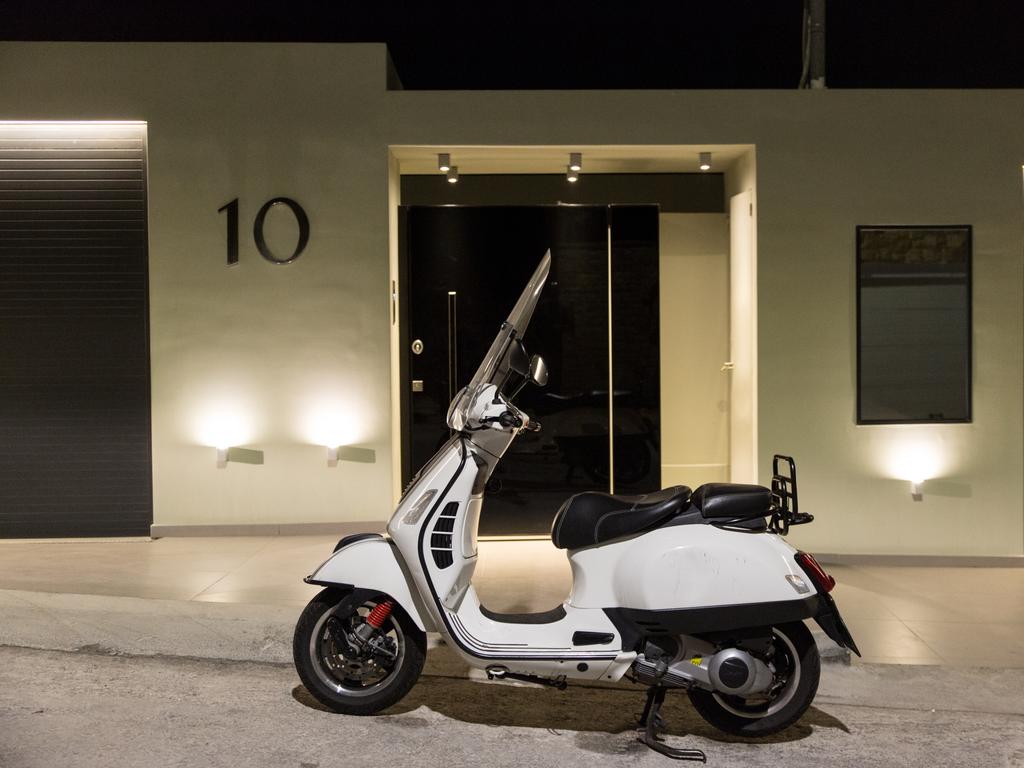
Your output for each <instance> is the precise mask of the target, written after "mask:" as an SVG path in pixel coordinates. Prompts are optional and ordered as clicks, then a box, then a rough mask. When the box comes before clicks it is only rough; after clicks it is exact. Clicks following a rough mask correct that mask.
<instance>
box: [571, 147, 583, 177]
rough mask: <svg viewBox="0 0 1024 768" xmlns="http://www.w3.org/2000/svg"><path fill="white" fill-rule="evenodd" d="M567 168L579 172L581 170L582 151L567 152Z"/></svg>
mask: <svg viewBox="0 0 1024 768" xmlns="http://www.w3.org/2000/svg"><path fill="white" fill-rule="evenodd" d="M569 170H570V171H576V172H577V173H579V172H580V171H582V170H583V153H582V152H570V153H569Z"/></svg>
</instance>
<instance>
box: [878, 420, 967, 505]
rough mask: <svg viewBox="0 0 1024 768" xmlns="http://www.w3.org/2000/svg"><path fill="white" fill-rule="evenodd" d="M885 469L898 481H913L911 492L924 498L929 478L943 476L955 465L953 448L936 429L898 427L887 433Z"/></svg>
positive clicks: (913, 495)
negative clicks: (924, 430)
mask: <svg viewBox="0 0 1024 768" xmlns="http://www.w3.org/2000/svg"><path fill="white" fill-rule="evenodd" d="M884 437H885V438H886V446H885V449H884V451H883V452H882V460H883V466H882V467H881V469H882V471H883V472H884V473H885V474H886V475H888V476H889V477H892V478H895V479H896V480H905V481H906V482H908V483H910V494H911V496H912V497H913V499H914V500H915V501H920V500H921V499H922V498H923V494H924V484H925V481H927V480H934V479H936V478H939V477H943V476H944V475H946V474H947V473H948V472H949V469H950V465H951V464H952V456H951V455H950V453H951V451H950V448H949V447H948V446H947V445H946V443H945V441H944V440H943V439H942V436H941V435H940V434H938V433H936V432H935V431H934V430H928V431H927V432H923V431H921V430H920V428H917V429H914V428H909V429H899V428H897V429H895V430H891V431H887V433H886V434H885V435H884Z"/></svg>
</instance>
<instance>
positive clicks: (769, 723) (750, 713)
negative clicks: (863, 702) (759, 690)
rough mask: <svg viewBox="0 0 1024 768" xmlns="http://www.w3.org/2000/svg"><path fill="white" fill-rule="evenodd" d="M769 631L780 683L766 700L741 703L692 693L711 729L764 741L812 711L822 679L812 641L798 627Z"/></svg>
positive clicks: (722, 696) (718, 695)
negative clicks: (772, 636) (771, 633)
mask: <svg viewBox="0 0 1024 768" xmlns="http://www.w3.org/2000/svg"><path fill="white" fill-rule="evenodd" d="M772 631H773V633H774V635H775V642H774V647H775V652H774V655H773V657H772V658H771V659H770V661H771V663H772V665H773V666H774V668H775V675H776V679H777V681H778V683H777V686H776V687H775V688H774V689H773V690H772V691H771V692H770V694H769V695H767V696H763V695H759V696H756V697H751V698H748V699H744V698H742V697H739V696H729V695H726V694H721V693H712V692H710V691H703V690H699V689H696V688H694V689H692V690H690V692H689V695H690V701H691V702H692V703H693V707H694V709H696V710H697V711H698V712H699V713H700V716H701V717H703V718H704V719H705V720H706V721H707V722H708V723H710V724H711V725H713V726H715V728H718V729H719V730H721V731H725V732H726V733H731V734H735V735H737V736H768V735H769V734H772V733H778V732H779V731H781V730H784V729H786V728H788V727H789V726H791V725H792V724H793V723H795V722H796V721H797V720H799V719H800V718H801V717H802V716H803V714H804V712H806V711H807V708H808V707H809V706H811V702H812V701H813V700H814V694H815V693H817V692H818V681H819V679H820V678H821V658H820V656H819V655H818V646H817V645H816V644H815V642H814V637H813V636H812V635H811V632H810V630H809V629H807V627H806V626H805V625H804V623H803V622H800V621H797V622H794V623H792V624H780V625H779V626H776V627H773V628H772Z"/></svg>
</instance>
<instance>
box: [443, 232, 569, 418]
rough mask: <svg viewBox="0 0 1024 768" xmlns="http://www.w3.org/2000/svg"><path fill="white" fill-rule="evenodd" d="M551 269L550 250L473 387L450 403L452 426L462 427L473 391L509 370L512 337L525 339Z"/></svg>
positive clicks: (485, 360) (501, 332) (490, 382)
mask: <svg viewBox="0 0 1024 768" xmlns="http://www.w3.org/2000/svg"><path fill="white" fill-rule="evenodd" d="M550 270H551V251H550V250H549V251H547V252H546V253H545V254H544V257H543V258H542V259H541V260H540V264H538V265H537V269H535V270H534V272H533V276H532V277H531V278H530V281H529V282H528V283H527V284H526V288H524V289H523V292H522V293H521V294H520V296H519V300H518V301H517V302H516V304H515V306H514V307H512V311H511V312H510V313H509V315H508V319H507V320H505V322H504V323H502V324H501V328H500V329H499V331H498V335H497V336H496V337H495V338H494V341H493V342H491V346H490V348H489V349H488V350H487V354H486V355H484V359H483V362H481V363H480V367H479V368H477V369H476V373H475V374H474V375H473V378H472V380H470V382H469V386H467V387H466V388H465V389H463V390H462V391H461V392H459V394H458V395H456V396H455V400H453V401H452V404H451V406H449V408H448V426H449V427H451V428H452V429H461V428H462V427H461V424H459V425H458V426H457V424H456V422H461V421H462V418H460V417H462V416H464V414H461V413H460V410H464V409H465V408H466V407H468V405H469V403H470V402H471V401H472V399H473V398H472V393H475V392H476V391H477V390H478V389H479V388H480V387H481V386H485V385H487V384H496V383H498V382H500V381H501V380H502V379H504V377H505V375H506V373H508V351H509V347H510V345H511V343H512V339H516V338H522V336H523V334H524V333H525V332H526V327H527V326H528V325H529V324H530V318H532V317H533V310H534V309H535V308H536V307H537V301H538V300H539V299H540V292H541V291H542V290H543V289H544V283H545V282H546V281H547V279H548V272H549V271H550ZM467 394H470V396H469V397H467V396H466V395H467Z"/></svg>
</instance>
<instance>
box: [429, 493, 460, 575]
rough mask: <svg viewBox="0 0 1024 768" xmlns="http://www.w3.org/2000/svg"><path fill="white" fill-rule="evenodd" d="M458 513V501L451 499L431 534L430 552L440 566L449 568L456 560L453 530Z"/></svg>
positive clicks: (435, 562) (438, 517)
mask: <svg viewBox="0 0 1024 768" xmlns="http://www.w3.org/2000/svg"><path fill="white" fill-rule="evenodd" d="M458 513H459V504H458V502H455V501H449V502H448V503H447V504H445V506H444V509H442V510H441V514H440V515H438V516H437V522H435V523H434V531H433V533H431V534H430V554H431V555H433V557H434V565H436V566H437V567H438V568H447V567H448V566H449V565H451V564H452V563H454V562H455V558H454V557H453V556H452V531H454V530H455V516H456V515H458Z"/></svg>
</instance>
